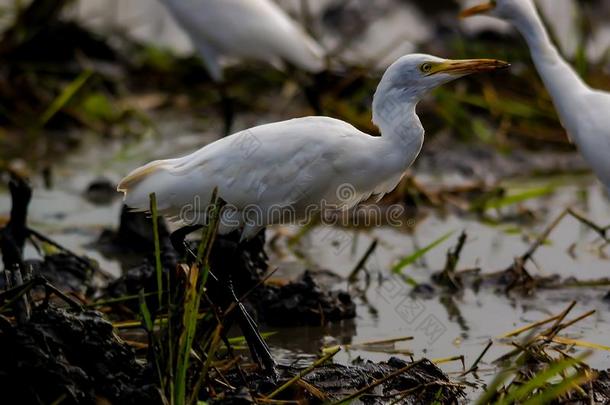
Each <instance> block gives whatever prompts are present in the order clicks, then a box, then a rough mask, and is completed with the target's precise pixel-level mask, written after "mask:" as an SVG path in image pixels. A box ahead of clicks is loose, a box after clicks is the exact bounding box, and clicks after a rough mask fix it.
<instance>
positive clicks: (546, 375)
mask: <svg viewBox="0 0 610 405" xmlns="http://www.w3.org/2000/svg"><path fill="white" fill-rule="evenodd" d="M575 364H578V360H577V359H565V360H561V361H557V362H554V363H551V364H550V365H549V367H548V368H547V369H546V370H544V371H542V372H540V373H538V374H536V375H535V376H534V377H533V378H532V379H530V380H528V381H526V382H525V383H524V384H522V385H520V386H519V388H517V389H514V390H511V391H509V393H508V395H507V396H506V397H505V398H503V399H502V400H501V401H499V402H497V405H510V404H514V403H516V402H521V401H523V400H525V399H527V398H529V397H530V396H531V395H532V394H534V393H535V392H537V391H538V390H541V389H543V391H544V390H545V389H549V388H546V386H547V385H548V383H549V380H550V379H552V378H555V377H558V376H561V374H562V373H563V372H565V371H567V370H568V369H569V368H570V367H572V366H574V365H575Z"/></svg>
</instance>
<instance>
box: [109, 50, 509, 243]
mask: <svg viewBox="0 0 610 405" xmlns="http://www.w3.org/2000/svg"><path fill="white" fill-rule="evenodd" d="M507 66H508V64H507V63H506V62H502V61H497V60H490V59H474V60H457V61H452V60H445V59H440V58H437V57H435V56H430V55H422V54H413V55H407V56H403V57H401V58H400V59H398V60H397V61H396V62H394V64H392V65H391V66H390V67H389V68H388V69H387V71H386V72H385V74H384V75H383V78H382V79H381V82H380V83H379V86H378V87H377V91H376V92H375V96H374V99H373V122H374V123H375V124H376V125H377V126H378V127H379V129H380V131H381V134H382V136H380V137H375V136H370V135H368V134H365V133H363V132H361V131H359V130H357V129H356V128H354V127H353V126H352V125H350V124H348V123H346V122H343V121H340V120H336V119H333V118H328V117H307V118H298V119H293V120H290V121H283V122H276V123H272V124H268V125H262V126H258V127H254V128H251V129H248V130H245V131H241V132H238V133H236V134H234V135H231V136H229V137H226V138H223V139H220V140H218V141H216V142H213V143H211V144H209V145H207V146H205V147H203V148H202V149H200V150H198V151H196V152H194V153H192V154H190V155H187V156H184V157H181V158H178V159H168V160H158V161H154V162H151V163H149V164H147V165H145V166H142V167H140V168H138V169H136V170H134V171H133V172H132V173H130V174H129V175H128V176H127V177H125V178H124V179H123V180H122V181H121V182H120V184H119V186H118V191H121V192H123V193H124V194H125V204H126V205H127V206H129V207H131V208H133V209H136V210H141V211H145V210H148V207H149V195H150V194H151V193H156V197H157V201H158V208H159V211H160V212H161V213H162V214H164V215H166V216H168V217H170V218H173V219H178V220H182V221H183V222H188V223H191V224H196V223H204V222H205V213H206V211H207V205H208V202H209V201H210V198H211V196H212V193H213V190H214V188H216V187H217V188H218V195H219V197H220V198H222V199H223V200H224V201H225V202H226V203H227V206H226V207H225V212H224V214H223V220H222V223H221V229H220V232H221V233H228V232H231V231H233V230H237V229H241V230H242V234H241V235H242V240H243V239H248V238H250V237H252V236H254V235H255V234H256V233H258V231H259V230H261V229H262V228H264V227H265V226H267V225H270V224H276V223H282V222H284V221H286V219H285V218H286V217H285V216H284V215H279V217H278V212H280V211H281V212H282V214H285V213H286V212H288V211H290V212H291V213H293V214H294V215H291V218H292V219H294V218H298V219H303V218H304V217H306V216H307V215H308V213H311V210H312V207H320V206H322V205H324V206H326V207H329V208H333V207H334V208H341V209H344V208H349V207H352V206H354V205H355V204H357V203H358V202H359V201H362V200H364V199H366V198H368V197H369V196H371V195H376V196H377V197H378V198H381V197H382V196H383V195H384V194H385V193H388V192H389V191H391V190H393V189H394V188H395V187H396V185H397V184H398V182H399V181H400V179H401V178H402V176H403V174H404V173H405V171H406V170H407V168H408V167H409V166H410V165H411V163H413V161H414V160H415V158H416V157H417V155H418V154H419V151H420V149H421V147H422V143H423V141H424V129H423V127H422V125H421V123H420V121H419V118H418V117H417V115H416V105H417V103H418V102H419V100H420V99H421V98H422V97H423V96H424V95H425V94H426V93H428V92H429V91H430V90H432V89H433V88H435V87H437V86H439V85H442V84H444V83H447V82H450V81H452V80H454V79H456V78H459V77H462V76H465V75H468V74H471V73H475V72H483V71H491V70H496V69H500V68H505V67H507Z"/></svg>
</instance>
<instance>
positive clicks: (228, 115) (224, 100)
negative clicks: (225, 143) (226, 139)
mask: <svg viewBox="0 0 610 405" xmlns="http://www.w3.org/2000/svg"><path fill="white" fill-rule="evenodd" d="M219 92H220V104H221V108H222V117H223V125H224V127H223V136H228V135H231V129H232V128H233V121H234V120H235V103H234V102H233V99H232V98H231V96H230V95H229V92H228V91H227V88H226V86H225V85H224V84H220V85H219Z"/></svg>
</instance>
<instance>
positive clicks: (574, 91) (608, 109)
mask: <svg viewBox="0 0 610 405" xmlns="http://www.w3.org/2000/svg"><path fill="white" fill-rule="evenodd" d="M483 13H487V14H489V15H491V16H494V17H497V18H501V19H504V20H506V21H508V22H510V23H511V24H512V25H513V26H514V27H515V28H516V29H517V30H518V31H519V32H520V33H521V35H523V37H524V38H525V40H526V42H527V44H528V46H529V49H530V53H531V56H532V59H533V61H534V64H535V65H536V69H537V70H538V73H539V74H540V77H541V78H542V80H543V82H544V85H545V87H546V89H547V90H548V91H549V93H550V95H551V98H552V99H553V104H554V105H555V108H556V109H557V113H558V115H559V118H560V119H561V123H562V125H563V126H564V128H565V129H566V131H567V133H568V136H569V137H570V139H571V140H572V141H573V142H574V143H575V144H576V146H577V147H578V149H579V150H580V153H581V154H582V155H583V157H584V158H585V160H586V161H587V163H588V164H589V165H590V166H591V168H592V169H593V172H594V173H595V174H596V175H597V177H598V178H599V179H600V180H601V182H602V183H603V184H604V185H605V186H606V188H607V189H608V190H609V191H610V93H607V92H603V91H600V90H596V89H592V88H591V87H589V86H588V85H587V84H586V83H585V82H584V81H583V80H582V79H581V78H580V77H579V76H578V74H577V73H576V72H575V71H574V69H572V67H571V66H570V65H569V64H568V63H567V62H566V61H565V60H564V59H563V58H562V57H561V56H560V54H559V52H558V50H557V48H556V47H555V46H554V45H553V43H552V42H551V40H550V38H549V35H548V33H547V31H546V29H545V27H544V24H543V23H542V20H541V18H540V16H539V15H538V12H537V10H536V7H535V5H534V3H533V2H532V0H493V1H491V2H489V3H485V4H480V5H478V6H475V7H471V8H468V9H466V10H464V11H463V12H462V13H461V15H462V16H463V17H469V16H472V15H476V14H483Z"/></svg>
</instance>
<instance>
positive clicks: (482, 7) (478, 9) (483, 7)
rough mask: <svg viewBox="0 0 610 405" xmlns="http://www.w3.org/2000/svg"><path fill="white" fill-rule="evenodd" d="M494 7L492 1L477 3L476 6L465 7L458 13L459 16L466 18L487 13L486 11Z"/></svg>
mask: <svg viewBox="0 0 610 405" xmlns="http://www.w3.org/2000/svg"><path fill="white" fill-rule="evenodd" d="M495 7H496V4H495V3H494V2H491V3H485V4H479V5H478V6H474V7H470V8H467V9H466V10H464V11H462V12H461V13H460V17H461V18H466V17H471V16H473V15H477V14H484V13H487V12H488V11H491V10H493V9H494V8H495Z"/></svg>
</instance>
